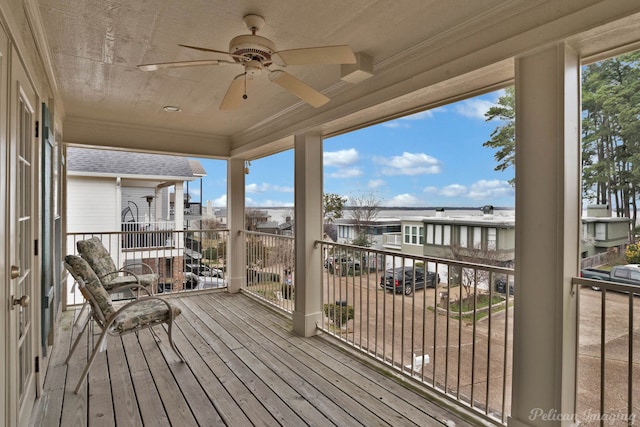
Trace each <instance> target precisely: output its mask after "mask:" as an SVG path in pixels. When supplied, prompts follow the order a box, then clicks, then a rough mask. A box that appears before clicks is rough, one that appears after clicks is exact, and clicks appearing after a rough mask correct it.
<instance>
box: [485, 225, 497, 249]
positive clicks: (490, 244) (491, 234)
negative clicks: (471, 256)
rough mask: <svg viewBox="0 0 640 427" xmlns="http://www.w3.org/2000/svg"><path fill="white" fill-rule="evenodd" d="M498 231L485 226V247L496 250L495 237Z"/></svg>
mask: <svg viewBox="0 0 640 427" xmlns="http://www.w3.org/2000/svg"><path fill="white" fill-rule="evenodd" d="M497 234H498V231H497V229H495V228H487V249H489V250H492V251H495V250H496V239H497V237H496V236H497Z"/></svg>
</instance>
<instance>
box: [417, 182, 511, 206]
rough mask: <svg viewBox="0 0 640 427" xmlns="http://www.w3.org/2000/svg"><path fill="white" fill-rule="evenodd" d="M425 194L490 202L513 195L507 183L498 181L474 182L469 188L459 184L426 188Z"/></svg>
mask: <svg viewBox="0 0 640 427" xmlns="http://www.w3.org/2000/svg"><path fill="white" fill-rule="evenodd" d="M424 192H425V193H429V194H431V195H438V196H442V197H449V198H467V199H473V200H485V201H491V200H496V199H499V198H503V197H513V196H514V195H515V193H514V189H513V187H511V185H510V184H509V182H507V181H500V180H498V179H494V180H485V179H482V180H480V181H477V182H474V183H473V184H471V186H470V187H467V186H464V185H461V184H450V185H447V186H445V187H442V188H437V187H426V188H425V189H424Z"/></svg>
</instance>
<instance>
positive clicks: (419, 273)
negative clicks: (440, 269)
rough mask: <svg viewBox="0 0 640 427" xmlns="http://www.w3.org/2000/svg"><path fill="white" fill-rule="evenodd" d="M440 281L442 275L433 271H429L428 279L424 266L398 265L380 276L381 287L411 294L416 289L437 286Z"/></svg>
mask: <svg viewBox="0 0 640 427" xmlns="http://www.w3.org/2000/svg"><path fill="white" fill-rule="evenodd" d="M438 283H440V275H438V274H437V273H435V272H433V271H427V274H426V279H425V273H424V269H423V268H419V267H411V266H406V267H396V268H390V269H388V270H386V271H385V272H384V276H382V277H380V287H381V288H385V289H386V290H388V291H394V292H396V293H400V292H404V294H405V295H411V294H412V293H413V291H414V290H415V289H423V288H424V287H425V286H426V287H431V288H435V287H436V286H438Z"/></svg>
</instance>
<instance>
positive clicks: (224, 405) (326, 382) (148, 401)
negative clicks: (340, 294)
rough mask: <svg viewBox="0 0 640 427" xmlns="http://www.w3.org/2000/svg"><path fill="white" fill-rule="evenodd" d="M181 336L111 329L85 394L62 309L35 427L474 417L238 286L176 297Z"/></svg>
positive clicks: (400, 422) (441, 421)
mask: <svg viewBox="0 0 640 427" xmlns="http://www.w3.org/2000/svg"><path fill="white" fill-rule="evenodd" d="M171 300H172V301H173V302H175V304H177V305H178V306H179V307H180V308H181V309H182V315H181V316H180V317H179V318H178V319H177V320H176V326H177V327H176V328H175V329H174V339H175V341H176V344H177V346H178V347H179V348H180V349H181V352H182V353H183V355H184V357H185V359H186V361H187V363H186V364H183V363H181V362H180V361H179V360H178V359H177V358H176V356H175V354H174V353H173V352H172V351H171V349H170V348H169V346H168V345H167V342H166V339H165V338H166V334H165V333H164V332H162V331H160V330H158V335H159V336H160V338H161V340H162V341H161V342H159V343H158V342H156V340H155V339H154V337H153V335H152V334H151V333H150V332H149V331H143V332H140V333H139V334H138V335H137V336H136V334H129V335H125V336H124V337H122V339H120V338H116V337H109V341H108V348H107V351H106V352H103V353H100V355H99V357H98V358H97V360H96V362H95V364H94V366H93V367H92V369H91V372H90V373H89V379H88V384H87V385H85V386H84V387H83V388H82V390H81V392H80V394H79V395H76V394H74V393H73V389H74V387H75V384H76V382H77V380H78V377H79V375H80V372H81V370H82V368H83V367H84V364H85V362H86V358H87V355H86V353H87V345H86V343H87V340H83V344H82V345H83V346H84V348H79V349H78V350H77V351H76V353H75V354H74V356H73V359H72V360H71V361H70V363H69V365H65V364H64V359H65V357H66V355H67V354H68V351H69V348H70V343H71V341H72V333H73V334H74V336H75V334H76V333H77V332H78V331H77V329H79V328H76V330H73V331H72V328H71V324H72V322H73V316H74V313H73V312H66V313H64V315H63V318H62V322H61V325H60V330H59V331H58V334H57V338H56V344H55V345H54V348H53V352H52V354H51V359H50V362H49V368H48V371H47V375H46V380H45V387H44V394H43V395H42V397H41V398H39V400H38V402H37V411H36V413H35V414H34V417H33V418H32V424H33V425H37V426H47V427H55V426H63V427H69V426H86V425H90V426H92V427H93V426H116V425H117V426H142V425H144V426H153V427H155V426H210V425H211V426H213V425H228V426H251V425H255V426H277V425H282V426H303V425H315V426H332V425H336V426H353V425H365V426H384V425H391V426H414V425H418V426H428V425H447V423H448V425H454V424H452V423H455V425H456V426H461V425H470V424H469V423H468V422H466V421H463V420H462V419H461V418H459V417H458V416H456V415H454V414H452V413H449V412H447V411H446V410H445V409H442V408H441V407H439V406H437V405H435V404H434V403H431V402H430V401H429V400H427V398H426V397H425V396H424V395H422V394H420V393H418V392H416V391H412V390H411V389H410V388H407V387H404V386H403V385H402V384H401V383H400V381H399V380H398V379H396V378H395V377H394V376H390V375H384V374H383V373H381V371H380V370H379V369H374V368H373V367H372V366H371V361H369V362H367V363H365V361H364V360H362V359H361V358H354V357H353V356H351V355H349V354H347V353H345V352H344V351H342V350H341V349H340V348H338V347H337V346H336V345H334V343H333V342H331V341H330V339H329V338H327V337H313V338H301V337H298V336H295V335H293V334H292V333H291V320H290V319H287V318H286V317H284V316H282V315H280V314H279V313H276V312H274V311H273V310H272V309H271V308H269V307H265V306H263V305H262V304H260V303H259V302H256V301H254V300H252V299H251V298H249V297H247V296H244V295H241V294H234V295H232V294H228V293H226V292H213V293H207V294H193V295H185V296H181V297H175V298H173V297H172V298H171Z"/></svg>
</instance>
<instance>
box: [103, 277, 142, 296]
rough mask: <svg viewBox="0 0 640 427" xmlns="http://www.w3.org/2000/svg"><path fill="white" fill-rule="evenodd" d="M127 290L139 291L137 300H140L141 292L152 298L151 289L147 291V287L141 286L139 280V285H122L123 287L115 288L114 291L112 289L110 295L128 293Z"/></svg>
mask: <svg viewBox="0 0 640 427" xmlns="http://www.w3.org/2000/svg"><path fill="white" fill-rule="evenodd" d="M126 290H137V291H138V296H137V298H140V292H141V291H142V292H144V293H145V294H147V295H148V296H151V292H149V289H147V288H146V287H145V286H142V285H141V284H140V281H139V280H138V283H131V284H128V285H122V286H118V287H115V288H113V289H111V291H109V292H110V293H116V292H122V291H126Z"/></svg>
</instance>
